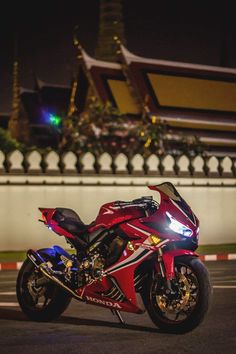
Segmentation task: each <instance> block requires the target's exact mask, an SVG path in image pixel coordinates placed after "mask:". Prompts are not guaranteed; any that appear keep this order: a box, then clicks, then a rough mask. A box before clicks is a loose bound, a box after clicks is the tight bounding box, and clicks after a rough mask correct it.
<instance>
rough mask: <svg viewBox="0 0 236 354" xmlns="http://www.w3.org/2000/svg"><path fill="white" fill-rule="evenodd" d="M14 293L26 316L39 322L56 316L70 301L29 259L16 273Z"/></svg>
mask: <svg viewBox="0 0 236 354" xmlns="http://www.w3.org/2000/svg"><path fill="white" fill-rule="evenodd" d="M51 261H52V260H51ZM37 282H38V283H37ZM37 284H40V285H37ZM16 294H17V299H18V302H19V305H20V307H21V309H22V311H23V312H24V313H25V314H26V316H27V317H28V318H29V319H30V320H33V321H40V322H41V321H42V322H47V321H52V320H54V319H56V318H58V317H59V316H60V315H61V314H62V313H63V312H64V311H65V310H66V308H67V307H68V305H69V303H70V301H71V296H70V295H68V294H67V293H66V292H65V291H64V290H63V289H61V288H59V287H58V286H57V285H56V284H54V283H53V282H51V281H50V280H49V281H47V279H45V278H44V276H43V275H42V273H41V272H40V271H39V270H38V269H37V268H36V267H35V266H34V265H33V263H32V262H31V261H30V260H29V259H26V260H25V261H24V263H23V265H22V267H21V269H20V271H19V273H18V277H17V283H16Z"/></svg>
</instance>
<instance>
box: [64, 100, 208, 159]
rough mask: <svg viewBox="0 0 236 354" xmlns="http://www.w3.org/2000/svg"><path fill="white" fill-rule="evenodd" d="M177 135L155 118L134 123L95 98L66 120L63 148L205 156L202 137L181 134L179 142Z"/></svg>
mask: <svg viewBox="0 0 236 354" xmlns="http://www.w3.org/2000/svg"><path fill="white" fill-rule="evenodd" d="M176 135H177V134H176V132H174V134H173V132H172V131H171V129H170V127H169V126H168V124H167V123H166V122H165V121H164V120H163V119H161V118H159V117H157V116H155V115H145V116H144V117H142V118H141V119H140V118H139V120H136V121H134V119H131V118H130V117H128V116H126V115H122V114H121V113H120V112H119V111H118V110H117V109H116V108H114V107H113V106H112V104H111V103H109V102H107V103H106V104H102V103H101V102H98V101H97V100H95V99H94V98H92V99H91V101H90V103H89V104H88V107H87V109H86V111H84V112H83V113H81V114H80V115H73V116H71V117H67V118H65V119H64V122H63V127H62V140H61V144H60V149H61V150H62V151H65V150H67V151H68V150H72V151H76V152H78V153H80V152H87V151H90V152H92V153H97V154H99V153H102V152H104V151H106V152H108V153H110V154H116V153H118V152H124V153H126V154H131V155H132V154H135V153H140V154H142V155H143V156H145V155H146V156H147V155H150V154H152V153H154V154H158V155H163V154H167V153H170V154H176V155H180V154H183V153H184V154H186V155H188V156H196V155H198V154H202V155H203V153H204V149H205V146H204V145H203V144H202V143H201V141H200V139H199V138H198V137H195V136H185V135H183V134H179V136H177V139H176Z"/></svg>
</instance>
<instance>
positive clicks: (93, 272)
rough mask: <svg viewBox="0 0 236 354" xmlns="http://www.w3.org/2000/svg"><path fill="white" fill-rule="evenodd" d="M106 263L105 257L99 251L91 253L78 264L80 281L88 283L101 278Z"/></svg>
mask: <svg viewBox="0 0 236 354" xmlns="http://www.w3.org/2000/svg"><path fill="white" fill-rule="evenodd" d="M104 265H105V260H104V258H103V257H102V256H101V255H100V254H99V253H98V252H94V253H92V254H89V255H88V256H87V257H86V258H84V259H82V261H81V262H79V265H78V276H79V282H82V283H85V284H86V283H88V282H90V281H91V280H97V279H100V278H101V277H102V275H103V269H104Z"/></svg>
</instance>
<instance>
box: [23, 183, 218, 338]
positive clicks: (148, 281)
mask: <svg viewBox="0 0 236 354" xmlns="http://www.w3.org/2000/svg"><path fill="white" fill-rule="evenodd" d="M149 188H150V189H152V190H154V191H158V192H159V193H160V204H158V203H157V202H156V201H155V200H153V198H152V197H141V198H139V199H135V200H132V201H128V202H127V201H115V202H112V203H108V204H105V205H103V206H102V207H101V209H100V211H99V214H98V216H97V218H96V220H95V221H94V222H92V223H91V224H90V225H85V224H84V223H83V222H82V221H81V219H80V217H79V216H78V215H77V214H76V213H75V212H74V211H73V210H71V209H66V208H55V209H49V208H40V211H41V212H42V220H40V221H42V222H43V223H44V224H45V225H46V226H47V227H48V228H49V229H50V230H53V231H54V232H55V233H57V234H58V235H59V236H64V237H65V239H66V241H67V242H68V243H69V244H70V245H71V247H72V248H73V249H74V252H73V253H72V252H67V251H65V250H64V249H63V248H61V247H59V246H53V247H52V248H45V249H40V250H38V251H34V250H29V251H28V252H27V259H26V260H25V261H24V263H23V265H22V268H21V269H20V271H19V274H18V278H17V297H18V301H19V304H20V306H21V308H22V310H23V312H24V313H25V314H26V315H27V316H28V318H30V319H31V320H35V321H50V320H53V319H55V318H57V317H58V316H59V315H61V314H62V313H63V311H65V309H66V308H67V306H68V305H69V303H70V301H71V298H72V297H73V298H75V299H77V300H81V301H84V302H87V303H90V304H95V305H98V306H103V307H106V308H108V309H110V310H111V311H112V312H113V313H114V314H116V315H117V316H118V318H119V320H120V322H121V323H124V322H123V319H122V316H121V313H120V311H126V312H132V313H137V314H142V313H144V312H145V310H147V311H148V314H149V316H150V318H151V319H152V321H153V322H154V324H155V325H156V326H158V327H159V328H160V329H161V330H163V331H167V332H172V333H184V332H188V331H191V330H192V329H194V328H195V327H196V326H198V325H199V324H200V322H201V321H202V320H203V318H204V316H205V314H206V312H207V310H208V307H209V303H210V299H211V292H212V290H211V289H212V288H211V284H210V281H209V275H208V272H207V270H206V268H205V266H204V265H203V263H202V262H201V261H200V260H199V258H198V255H197V254H196V253H195V252H194V251H195V249H196V248H197V247H198V235H199V221H198V219H197V217H196V216H195V215H194V213H193V212H192V210H191V208H190V207H189V206H188V204H187V203H186V202H185V201H184V199H183V198H182V197H181V196H180V195H179V193H178V192H177V190H176V189H175V187H174V186H173V185H172V184H171V183H163V184H160V185H157V186H150V187H149Z"/></svg>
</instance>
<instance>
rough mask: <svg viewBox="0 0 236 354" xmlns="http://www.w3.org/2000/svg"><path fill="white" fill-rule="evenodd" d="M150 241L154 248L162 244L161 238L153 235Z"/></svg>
mask: <svg viewBox="0 0 236 354" xmlns="http://www.w3.org/2000/svg"><path fill="white" fill-rule="evenodd" d="M149 241H150V243H151V244H152V245H153V246H156V245H158V243H160V242H161V239H160V238H159V237H157V236H156V235H151V236H149Z"/></svg>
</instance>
